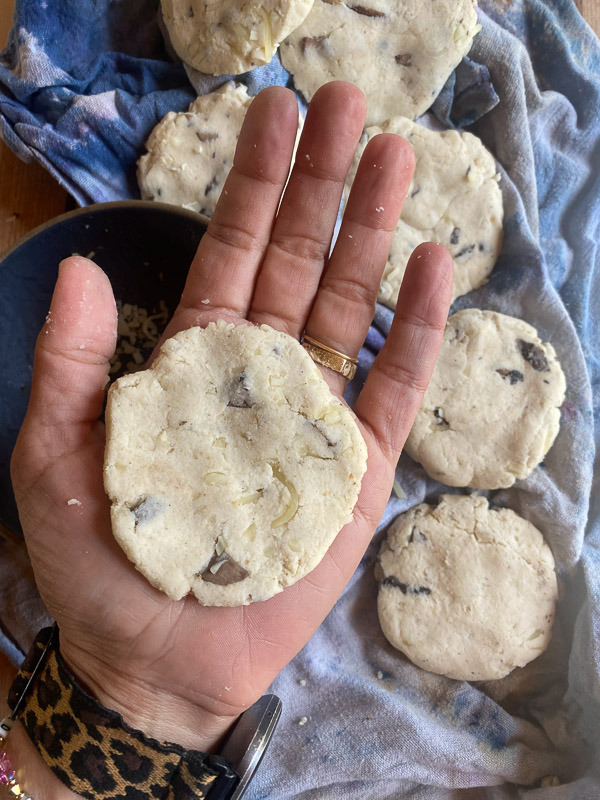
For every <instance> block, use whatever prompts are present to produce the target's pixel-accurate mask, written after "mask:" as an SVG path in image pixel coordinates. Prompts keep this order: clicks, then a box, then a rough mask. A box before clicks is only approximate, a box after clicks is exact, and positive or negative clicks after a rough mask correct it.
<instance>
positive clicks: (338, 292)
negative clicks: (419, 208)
mask: <svg viewBox="0 0 600 800" xmlns="http://www.w3.org/2000/svg"><path fill="white" fill-rule="evenodd" d="M413 171H414V155H413V151H412V149H411V147H410V145H408V144H407V142H405V141H404V139H402V138H400V137H399V136H396V135H395V134H381V135H379V136H375V137H374V138H373V139H371V141H370V142H369V144H368V145H367V147H366V149H365V151H364V154H363V156H362V158H361V161H360V164H359V167H358V170H357V173H356V178H355V180H354V183H353V186H352V190H351V192H350V197H349V198H348V203H347V207H346V210H345V213H344V217H343V220H342V225H341V228H340V232H339V236H338V238H337V242H336V245H335V247H334V250H333V253H332V255H331V258H330V260H329V263H328V264H327V267H326V269H325V272H324V273H323V277H322V279H321V283H320V286H319V289H318V292H317V295H316V297H315V301H314V303H313V306H312V309H311V311H310V314H309V317H308V320H307V322H306V335H307V336H310V337H311V338H312V339H315V340H317V341H318V342H320V343H322V344H324V345H326V346H327V347H330V348H333V349H334V350H337V351H341V352H342V353H345V354H346V355H347V356H349V357H351V358H354V357H355V356H356V355H357V354H358V351H359V350H360V348H361V346H362V344H363V342H364V340H365V337H366V335H367V331H368V329H369V325H370V324H371V321H372V319H373V313H374V310H375V303H376V301H377V294H378V291H379V283H380V281H381V276H382V274H383V268H384V266H385V263H386V260H387V257H388V253H389V249H390V244H391V241H392V236H393V233H394V230H395V228H396V224H397V222H398V218H399V217H400V213H401V211H402V205H403V203H404V200H405V198H406V194H407V192H408V188H409V186H410V182H411V180H412V175H413ZM325 376H326V378H327V380H328V382H329V384H330V386H331V388H332V389H334V390H337V391H338V392H339V393H340V394H341V393H343V391H344V389H345V383H346V382H345V379H344V378H342V376H341V375H339V374H338V373H336V372H333V371H331V370H327V369H326V370H325Z"/></svg>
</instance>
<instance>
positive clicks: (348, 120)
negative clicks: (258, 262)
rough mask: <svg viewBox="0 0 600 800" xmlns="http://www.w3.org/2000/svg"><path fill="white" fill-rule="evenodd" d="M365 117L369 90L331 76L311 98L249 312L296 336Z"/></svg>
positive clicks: (254, 318) (313, 289) (315, 284)
mask: <svg viewBox="0 0 600 800" xmlns="http://www.w3.org/2000/svg"><path fill="white" fill-rule="evenodd" d="M364 119H365V97H364V95H363V93H362V92H361V91H360V90H359V89H358V88H357V87H356V86H353V85H352V84H349V83H343V82H341V81H333V82H331V83H328V84H325V86H322V87H321V88H320V89H319V91H318V92H317V93H316V94H315V96H314V98H313V99H312V101H311V104H310V106H309V109H308V113H307V116H306V122H305V125H304V131H303V134H302V137H301V139H300V144H299V146H298V153H297V156H296V163H295V165H294V169H293V171H292V174H291V176H290V180H289V183H288V186H287V189H286V191H285V193H284V196H283V200H282V202H281V207H280V209H279V212H278V215H277V219H276V221H275V226H274V228H273V233H272V235H271V242H270V244H269V246H268V248H267V252H266V254H265V259H264V262H263V265H262V267H261V271H260V274H259V276H258V280H257V284H256V288H255V291H254V297H253V299H252V305H251V309H250V314H249V316H248V319H249V320H251V321H252V322H255V323H257V324H262V323H266V324H268V325H271V326H272V327H273V328H276V329H277V330H281V331H284V332H285V333H288V334H290V336H294V337H296V338H298V337H299V336H300V334H301V333H302V331H303V329H304V323H305V321H306V318H307V316H308V313H309V310H310V307H311V305H312V302H313V299H314V296H315V294H316V291H317V287H318V285H319V280H320V278H321V273H322V272H323V267H324V266H325V262H326V259H327V256H328V254H329V248H330V246H331V238H332V234H333V228H334V226H335V220H336V218H337V213H338V209H339V204H340V199H341V195H342V190H343V188H344V182H345V180H346V175H347V172H348V169H349V166H350V163H351V161H352V157H353V155H354V151H355V150H356V145H357V144H358V140H359V138H360V135H361V132H362V127H363V123H364Z"/></svg>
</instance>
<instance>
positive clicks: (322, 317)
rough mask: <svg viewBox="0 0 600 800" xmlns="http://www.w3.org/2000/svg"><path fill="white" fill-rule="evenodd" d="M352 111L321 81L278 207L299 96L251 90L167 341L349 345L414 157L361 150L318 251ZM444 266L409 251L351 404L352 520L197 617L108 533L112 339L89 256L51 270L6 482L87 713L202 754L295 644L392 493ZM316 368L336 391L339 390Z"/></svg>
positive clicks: (428, 351)
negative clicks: (273, 589) (220, 335)
mask: <svg viewBox="0 0 600 800" xmlns="http://www.w3.org/2000/svg"><path fill="white" fill-rule="evenodd" d="M364 114H365V103H364V97H363V96H362V94H361V93H360V92H359V91H358V90H357V89H356V88H355V87H353V86H351V85H350V84H344V83H331V84H327V85H326V86H324V87H322V89H321V90H320V91H319V92H318V93H317V94H316V95H315V98H314V100H313V101H312V103H311V105H310V108H309V112H308V116H307V119H306V124H305V126H304V132H303V135H302V139H301V142H300V145H299V148H298V153H297V156H296V162H295V166H294V169H293V172H292V174H291V177H290V180H289V183H288V185H287V188H286V189H285V193H284V194H283V199H282V192H283V190H284V186H285V183H286V179H287V176H288V171H289V165H290V161H291V157H292V150H293V146H294V138H295V132H296V127H297V104H296V100H295V97H294V95H293V94H292V93H291V92H289V91H288V90H286V89H282V88H278V87H273V88H270V89H267V90H265V91H263V92H261V94H260V95H259V96H258V97H257V98H256V99H255V100H254V102H253V104H252V106H251V107H250V110H249V111H248V114H247V117H246V120H245V123H244V127H243V130H242V133H241V135H240V140H239V143H238V147H237V151H236V156H235V162H234V168H233V170H232V171H231V173H230V175H229V178H228V180H227V183H226V185H225V189H224V191H223V194H222V196H221V199H220V201H219V204H218V207H217V209H216V211H215V214H214V216H213V218H212V220H211V223H210V226H209V228H208V231H207V233H206V234H205V236H204V237H203V239H202V241H201V243H200V246H199V248H198V252H197V254H196V257H195V259H194V262H193V264H192V266H191V268H190V273H189V276H188V280H187V283H186V286H185V289H184V292H183V295H182V298H181V302H180V304H179V306H178V308H177V310H176V311H175V314H174V316H173V319H172V320H171V322H170V324H169V326H168V328H167V331H166V333H165V335H166V336H170V335H173V334H175V333H176V332H178V331H180V330H183V329H186V328H189V327H192V326H194V325H200V326H205V325H207V324H208V322H210V321H212V320H216V319H225V320H227V321H229V322H236V321H240V320H242V319H247V320H249V321H250V322H252V323H256V324H262V323H267V324H269V325H271V326H272V327H274V328H277V329H278V330H281V331H284V332H286V333H288V334H290V335H291V336H294V337H295V338H297V339H298V338H300V336H301V335H302V333H303V332H304V331H306V333H307V334H309V335H310V336H311V337H313V338H314V339H317V340H318V341H320V342H323V343H324V344H327V345H329V346H330V347H333V348H335V349H336V350H340V351H342V352H344V353H347V354H348V355H351V356H354V355H356V354H357V353H358V351H359V349H360V347H361V345H362V343H363V340H364V338H365V335H366V332H367V329H368V326H369V324H370V322H371V319H372V315H373V310H374V305H375V300H376V296H377V289H378V286H379V281H380V277H381V273H382V271H383V266H384V264H385V261H386V257H387V253H388V249H389V245H390V241H391V236H392V232H393V230H394V228H395V225H396V222H397V219H398V216H399V214H400V211H401V208H402V203H403V201H404V198H405V196H406V192H407V190H408V187H409V184H410V181H411V178H412V171H413V156H412V151H411V149H410V148H409V147H408V145H407V144H406V143H405V142H404V141H403V140H402V139H400V138H399V137H396V136H392V135H381V136H377V137H375V138H374V139H372V140H371V141H370V142H369V144H368V146H367V148H366V150H365V153H364V155H363V158H362V160H361V165H360V168H359V171H358V174H357V177H356V180H355V183H354V187H353V191H352V194H351V196H350V199H349V202H348V204H347V208H346V210H345V214H344V220H343V223H342V226H341V230H340V233H339V236H338V239H337V243H336V245H335V248H334V250H333V253H332V254H331V256H330V257H329V250H330V243H331V238H332V232H333V228H334V225H335V220H336V216H337V211H338V206H339V201H340V196H341V192H342V188H343V184H344V180H345V177H346V173H347V170H348V167H349V164H350V161H351V159H352V157H353V154H354V150H355V148H356V145H357V142H358V139H359V137H360V134H361V131H362V126H363V123H364ZM280 201H281V204H280ZM451 274H452V265H451V261H450V257H449V256H448V254H447V253H446V251H445V250H444V249H443V248H441V247H439V246H436V245H422V246H421V247H420V248H419V249H418V251H417V252H416V253H415V254H413V258H412V260H411V264H410V265H409V268H408V270H407V273H406V277H405V280H404V283H403V287H402V292H401V295H400V299H399V302H398V308H397V311H396V317H395V320H394V324H393V326H392V329H391V331H390V334H389V337H388V339H387V342H386V344H385V346H384V348H383V349H382V351H381V353H380V354H379V356H378V358H377V359H376V361H375V363H374V365H373V367H372V368H371V370H370V373H369V377H368V379H367V381H366V383H365V386H364V388H363V391H362V393H361V394H360V397H359V399H358V401H357V403H356V405H355V409H354V410H355V413H356V414H357V417H358V421H359V425H360V427H361V431H362V434H363V436H364V438H365V441H366V443H367V447H368V453H369V456H368V466H367V472H366V474H365V477H364V478H363V483H362V489H361V493H360V497H359V500H358V503H357V506H356V508H355V511H354V520H353V522H351V523H350V524H348V525H346V527H345V528H344V529H343V530H342V531H341V532H340V534H339V535H338V537H337V538H336V540H335V542H334V544H333V545H332V547H331V548H330V550H329V551H328V553H327V555H326V556H325V558H324V559H323V560H322V562H321V563H320V565H319V566H318V567H317V568H316V569H315V570H314V571H313V572H312V573H310V574H309V575H308V576H306V577H305V578H304V579H302V580H300V581H299V582H298V583H296V584H295V585H293V586H291V587H289V588H287V589H285V591H283V592H282V593H280V594H279V595H277V596H275V597H273V598H272V599H270V600H268V601H265V602H261V603H254V604H252V605H250V606H244V607H236V608H208V607H202V606H200V605H199V604H198V603H197V601H196V600H195V599H193V598H191V597H188V598H186V599H184V600H182V601H179V602H173V601H171V600H170V599H169V598H168V597H167V596H166V595H163V594H162V593H161V592H159V591H158V590H156V589H154V588H153V587H152V586H151V585H150V584H148V583H147V581H146V580H145V579H144V578H143V577H142V576H141V575H140V574H139V573H138V572H136V570H135V569H134V568H133V566H132V565H131V564H130V563H129V562H128V561H127V559H126V557H125V556H124V554H123V553H122V551H121V550H120V548H119V547H118V545H117V544H116V543H115V541H114V539H113V537H112V533H111V527H110V516H109V501H108V498H107V497H106V495H105V493H104V490H103V483H102V463H103V451H104V426H103V425H102V423H101V422H99V421H98V418H99V416H100V414H101V411H102V404H103V396H104V388H105V384H106V379H107V374H108V361H109V359H110V357H111V356H112V354H113V352H114V348H115V341H116V310H115V303H114V299H113V295H112V290H111V288H110V285H109V282H108V279H107V278H106V276H105V275H104V273H102V271H101V270H100V269H99V268H98V267H97V266H95V265H94V264H92V262H90V261H87V260H86V259H82V258H77V257H74V258H70V259H67V261H65V262H63V264H62V265H61V269H60V273H59V279H58V282H57V285H56V289H55V293H54V297H53V301H52V306H51V310H50V314H49V318H48V320H47V322H46V325H45V326H44V328H43V330H42V332H41V334H40V336H39V339H38V344H37V348H36V355H35V367H34V382H33V388H32V395H31V400H30V405H29V410H28V413H27V417H26V419H25V422H24V425H23V428H22V431H21V434H20V436H19V440H18V443H17V447H16V449H15V453H14V456H13V461H12V469H13V482H14V487H15V493H16V497H17V502H18V505H19V511H20V515H21V521H22V524H23V529H24V531H25V535H26V540H27V546H28V549H29V552H30V555H31V560H32V563H33V566H34V570H35V574H36V579H37V582H38V587H39V590H40V592H41V594H42V597H43V599H44V601H45V603H46V605H47V607H48V610H49V611H50V613H51V614H53V615H54V617H55V618H56V620H57V621H58V623H59V627H60V642H61V651H62V653H63V656H64V658H65V659H66V660H67V662H68V663H69V665H70V667H71V668H72V669H73V671H74V672H75V674H76V675H78V677H79V678H80V680H81V681H82V682H83V683H84V684H85V685H87V686H88V688H89V689H90V690H91V691H92V692H93V693H95V694H96V695H97V696H98V698H99V700H100V701H101V702H103V703H104V704H105V705H107V706H109V707H111V708H115V709H117V710H119V711H121V713H122V714H123V716H124V717H125V719H126V720H127V721H128V722H130V724H132V725H134V726H136V727H139V728H141V729H143V730H145V731H146V732H147V733H149V734H151V735H154V736H156V737H157V738H162V739H168V740H171V741H176V742H178V743H180V744H182V745H184V746H187V747H195V748H198V749H210V748H212V747H214V745H215V743H216V742H217V741H218V739H219V737H220V735H221V734H222V733H223V732H224V731H225V730H226V729H227V727H228V726H229V725H230V724H231V721H232V718H235V717H236V716H237V715H239V714H240V713H241V712H242V711H243V710H245V709H246V708H248V707H249V706H250V705H251V704H252V703H253V702H254V701H255V700H256V699H257V698H258V697H259V696H260V695H261V694H262V693H263V692H264V691H265V689H266V688H267V687H268V685H269V684H270V683H271V681H272V680H273V678H274V677H275V676H276V674H277V673H278V672H279V671H280V670H281V668H282V667H283V666H284V665H285V664H286V663H287V662H288V661H289V660H290V659H291V658H292V657H293V656H294V655H295V654H296V653H297V652H298V651H299V650H300V648H301V647H302V646H303V645H304V644H305V643H306V642H307V641H308V639H309V638H310V636H311V635H312V633H313V632H314V630H315V629H316V628H317V627H318V625H319V624H320V623H321V622H322V620H323V619H324V617H325V616H326V615H327V613H328V612H329V610H330V609H331V607H332V606H333V604H334V603H335V601H336V599H337V598H338V596H339V594H340V593H341V591H342V590H343V588H344V586H345V584H346V583H347V581H348V580H349V578H350V576H351V575H352V573H353V571H354V569H355V568H356V566H357V564H358V562H359V560H360V558H361V556H362V555H363V553H364V550H365V548H366V547H367V545H368V543H369V540H370V538H371V537H372V535H373V532H374V530H375V528H376V526H377V523H378V521H379V519H380V517H381V514H382V512H383V509H384V507H385V504H386V502H387V500H388V498H389V494H390V488H391V485H392V482H393V476H394V469H395V465H396V461H397V459H398V456H399V454H400V450H401V447H402V446H403V444H404V441H405V438H406V436H407V434H408V432H409V430H410V427H411V424H412V421H413V419H414V416H415V414H416V411H417V409H418V407H419V404H420V402H421V397H422V393H423V391H424V390H425V387H426V385H427V382H428V380H429V377H430V374H431V371H432V369H433V366H434V363H435V359H436V357H437V352H438V349H439V346H440V342H441V335H442V331H443V327H444V323H445V319H446V314H447V310H448V304H449V299H450V291H451ZM206 299H209V302H208V303H206ZM203 301H204V302H203ZM324 374H325V378H326V380H327V381H328V383H329V385H330V388H331V389H332V391H333V392H335V393H336V394H337V395H338V396H340V397H341V396H342V395H343V392H344V389H345V380H344V379H343V378H341V376H339V375H338V374H336V373H333V372H330V371H328V370H324ZM69 500H71V501H74V500H77V502H71V503H69Z"/></svg>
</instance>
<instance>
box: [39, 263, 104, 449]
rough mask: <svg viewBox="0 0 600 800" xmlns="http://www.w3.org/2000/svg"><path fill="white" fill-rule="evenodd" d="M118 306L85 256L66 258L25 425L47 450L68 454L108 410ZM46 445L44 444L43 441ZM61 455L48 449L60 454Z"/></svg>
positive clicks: (44, 333) (43, 334) (41, 342)
mask: <svg viewBox="0 0 600 800" xmlns="http://www.w3.org/2000/svg"><path fill="white" fill-rule="evenodd" d="M116 337H117V310H116V306H115V300H114V297H113V293H112V288H111V285H110V281H109V280H108V278H107V276H106V275H105V274H104V272H103V271H102V270H101V269H100V267H98V266H96V264H94V263H93V262H92V261H89V260H88V259H86V258H81V257H71V258H67V259H66V260H65V261H63V262H61V264H60V266H59V271H58V280H57V282H56V286H55V288H54V294H53V296H52V303H51V305H50V311H49V313H48V316H47V317H46V322H45V324H44V327H43V328H42V330H41V332H40V334H39V336H38V339H37V345H36V349H35V358H34V365H33V382H32V387H31V397H30V400H29V407H28V409H27V415H26V417H25V423H24V427H25V428H27V429H28V430H29V431H31V430H32V429H33V430H34V431H35V436H36V438H38V440H39V439H42V440H43V444H44V445H45V449H46V450H47V451H48V449H50V450H52V449H54V448H53V447H52V446H50V447H49V445H51V444H52V443H55V446H56V448H57V449H58V448H59V447H60V449H61V450H62V451H63V452H64V450H65V446H66V449H69V442H71V443H72V444H73V442H72V437H74V436H78V435H79V436H80V435H81V430H82V426H85V427H88V426H89V424H90V423H93V422H95V421H96V420H97V419H98V417H99V416H100V414H101V413H102V406H103V402H104V387H105V386H106V382H107V379H108V370H109V359H110V358H111V356H112V354H113V353H114V350H115V344H116ZM40 443H41V442H40ZM57 454H58V453H48V455H50V456H52V455H57Z"/></svg>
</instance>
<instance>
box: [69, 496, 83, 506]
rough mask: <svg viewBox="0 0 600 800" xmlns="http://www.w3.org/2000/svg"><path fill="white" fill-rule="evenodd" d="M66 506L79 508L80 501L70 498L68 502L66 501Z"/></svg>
mask: <svg viewBox="0 0 600 800" xmlns="http://www.w3.org/2000/svg"><path fill="white" fill-rule="evenodd" d="M67 505H68V506H80V505H81V500H78V499H77V498H76V497H72V498H71V499H70V500H67Z"/></svg>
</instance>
